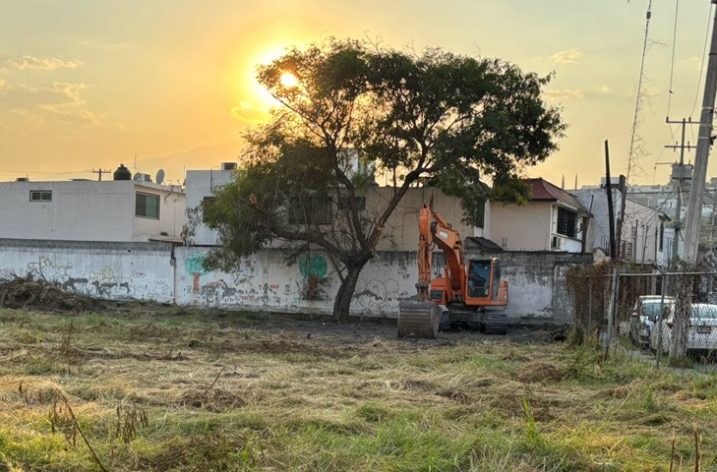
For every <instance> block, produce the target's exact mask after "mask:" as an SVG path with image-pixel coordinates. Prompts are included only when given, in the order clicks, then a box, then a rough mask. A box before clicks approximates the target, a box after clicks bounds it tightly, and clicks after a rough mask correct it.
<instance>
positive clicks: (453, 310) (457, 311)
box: [446, 305, 508, 335]
mask: <svg viewBox="0 0 717 472" xmlns="http://www.w3.org/2000/svg"><path fill="white" fill-rule="evenodd" d="M446 317H447V318H448V320H447V323H446V324H447V325H450V326H451V327H465V328H469V329H477V330H479V331H480V332H482V333H485V334H498V335H502V334H507V333H508V316H507V315H506V314H505V313H504V312H503V311H492V310H491V311H479V310H474V309H461V307H460V306H456V305H452V306H450V307H449V308H448V313H447V316H446Z"/></svg>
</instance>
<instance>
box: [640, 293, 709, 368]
mask: <svg viewBox="0 0 717 472" xmlns="http://www.w3.org/2000/svg"><path fill="white" fill-rule="evenodd" d="M673 322H674V314H672V313H671V314H670V316H669V317H667V318H666V319H664V320H663V322H662V326H661V330H662V352H667V351H669V349H670V344H671V343H672V326H673ZM657 334H658V332H657V329H654V330H653V333H652V339H651V343H650V344H651V346H652V348H653V349H655V350H657V345H658V342H657V337H658V336H657ZM716 351H717V305H712V304H709V303H693V304H692V307H691V310H690V326H689V331H688V332H687V353H688V354H705V355H713V354H714V353H715V352H716Z"/></svg>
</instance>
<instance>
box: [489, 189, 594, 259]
mask: <svg viewBox="0 0 717 472" xmlns="http://www.w3.org/2000/svg"><path fill="white" fill-rule="evenodd" d="M526 183H527V185H528V186H529V188H530V194H531V197H530V200H529V201H528V202H527V203H526V204H524V205H521V204H518V203H512V202H499V201H491V202H490V205H489V210H488V212H487V214H486V221H487V223H486V226H485V228H484V233H483V237H485V238H487V239H490V240H492V241H494V242H495V243H496V244H498V245H499V246H500V247H502V248H503V250H506V251H562V252H572V253H579V252H583V251H584V248H583V244H584V242H583V227H584V225H585V223H586V221H587V219H588V217H589V215H588V212H587V210H586V209H585V207H583V205H581V204H580V202H579V201H578V200H577V198H575V196H573V195H572V194H570V193H568V192H566V191H565V190H563V189H561V188H559V187H557V186H555V185H553V184H551V183H550V182H548V181H546V180H544V179H540V178H537V179H528V180H527V181H526Z"/></svg>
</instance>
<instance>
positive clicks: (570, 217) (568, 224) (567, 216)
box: [556, 208, 578, 239]
mask: <svg viewBox="0 0 717 472" xmlns="http://www.w3.org/2000/svg"><path fill="white" fill-rule="evenodd" d="M556 233H558V234H561V235H563V236H567V237H569V238H573V239H574V238H577V236H578V215H577V213H575V212H574V211H570V210H566V209H565V208H558V227H557V231H556Z"/></svg>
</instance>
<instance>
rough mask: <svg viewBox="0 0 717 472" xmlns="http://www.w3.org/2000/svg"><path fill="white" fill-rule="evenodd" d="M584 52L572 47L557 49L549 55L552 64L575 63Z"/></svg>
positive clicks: (583, 55)
mask: <svg viewBox="0 0 717 472" xmlns="http://www.w3.org/2000/svg"><path fill="white" fill-rule="evenodd" d="M583 57H585V54H583V52H582V51H581V50H579V49H576V48H572V49H568V50H566V51H559V52H556V53H555V54H553V55H552V56H550V59H552V61H553V63H554V64H577V63H579V62H580V59H582V58H583Z"/></svg>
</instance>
